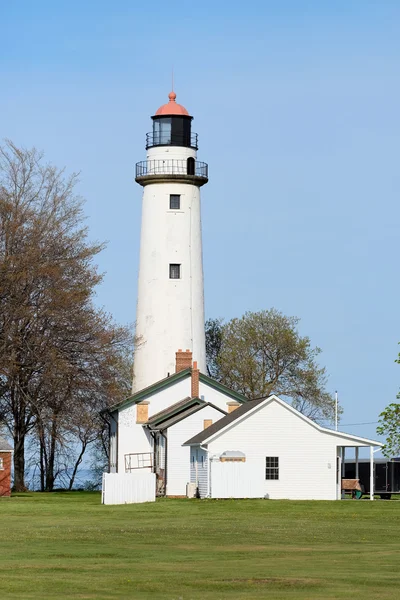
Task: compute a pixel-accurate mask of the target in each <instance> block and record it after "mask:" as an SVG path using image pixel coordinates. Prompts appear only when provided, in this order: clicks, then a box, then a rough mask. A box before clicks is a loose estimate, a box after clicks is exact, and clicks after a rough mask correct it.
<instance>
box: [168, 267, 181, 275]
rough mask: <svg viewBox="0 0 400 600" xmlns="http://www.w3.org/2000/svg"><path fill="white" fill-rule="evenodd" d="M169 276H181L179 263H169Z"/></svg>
mask: <svg viewBox="0 0 400 600" xmlns="http://www.w3.org/2000/svg"><path fill="white" fill-rule="evenodd" d="M169 278H170V279H180V278H181V265H175V264H172V265H169Z"/></svg>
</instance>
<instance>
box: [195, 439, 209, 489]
mask: <svg viewBox="0 0 400 600" xmlns="http://www.w3.org/2000/svg"><path fill="white" fill-rule="evenodd" d="M197 465H198V466H197V485H198V489H199V495H200V498H206V497H207V496H208V454H207V452H206V451H205V450H203V449H202V448H198V455H197Z"/></svg>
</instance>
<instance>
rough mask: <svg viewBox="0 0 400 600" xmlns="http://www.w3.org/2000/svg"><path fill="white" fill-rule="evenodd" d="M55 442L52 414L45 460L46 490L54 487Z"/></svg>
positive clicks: (54, 422) (55, 433) (55, 420)
mask: <svg viewBox="0 0 400 600" xmlns="http://www.w3.org/2000/svg"><path fill="white" fill-rule="evenodd" d="M56 443H57V416H56V415H55V414H53V421H52V424H51V431H50V444H49V456H48V461H47V472H46V492H52V491H53V489H54V481H55V478H56V477H55V474H54V464H55V460H56Z"/></svg>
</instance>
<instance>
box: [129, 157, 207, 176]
mask: <svg viewBox="0 0 400 600" xmlns="http://www.w3.org/2000/svg"><path fill="white" fill-rule="evenodd" d="M147 175H160V176H161V175H191V176H193V177H202V178H204V179H208V164H207V163H205V162H200V161H198V160H194V159H190V158H189V159H188V160H179V159H173V158H170V159H167V160H143V161H141V162H138V163H136V179H137V178H138V177H139V178H140V177H146V176H147Z"/></svg>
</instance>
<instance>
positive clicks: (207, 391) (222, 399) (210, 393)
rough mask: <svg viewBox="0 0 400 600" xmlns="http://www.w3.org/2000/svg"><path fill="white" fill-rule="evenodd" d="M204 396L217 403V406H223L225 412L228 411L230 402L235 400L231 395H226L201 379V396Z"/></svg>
mask: <svg viewBox="0 0 400 600" xmlns="http://www.w3.org/2000/svg"><path fill="white" fill-rule="evenodd" d="M203 396H204V400H205V401H206V402H211V403H212V404H215V406H218V408H221V409H222V410H224V411H225V412H228V402H235V400H234V399H233V398H231V397H230V396H226V395H225V394H224V393H222V392H220V391H219V390H215V389H214V388H212V387H211V386H210V385H207V384H206V383H203V382H202V381H200V397H203Z"/></svg>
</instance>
